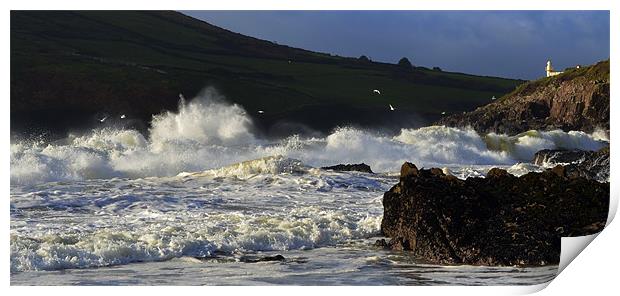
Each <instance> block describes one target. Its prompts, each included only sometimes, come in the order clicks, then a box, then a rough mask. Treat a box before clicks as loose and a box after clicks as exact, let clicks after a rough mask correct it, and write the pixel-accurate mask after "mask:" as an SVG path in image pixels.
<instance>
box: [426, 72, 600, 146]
mask: <svg viewBox="0 0 620 296" xmlns="http://www.w3.org/2000/svg"><path fill="white" fill-rule="evenodd" d="M437 124H440V125H447V126H457V127H464V126H471V127H473V128H474V129H475V130H477V131H478V132H482V133H488V132H495V133H506V134H517V133H520V132H524V131H527V130H532V129H545V130H547V129H563V130H582V131H588V132H589V131H592V130H594V129H595V128H596V127H601V128H605V129H609V60H607V61H602V62H599V63H597V64H596V65H592V66H588V67H581V68H574V69H569V70H567V71H565V72H564V73H563V74H560V75H557V76H553V77H546V78H542V79H539V80H536V81H531V82H528V83H525V84H523V85H521V86H519V87H517V89H515V90H514V91H513V92H511V93H509V94H507V95H505V96H503V97H501V98H500V99H498V100H496V101H494V102H492V103H490V104H488V105H485V106H482V107H479V108H478V109H476V110H474V111H472V112H468V113H463V114H454V115H451V116H448V117H445V118H442V119H440V120H439V121H438V122H437Z"/></svg>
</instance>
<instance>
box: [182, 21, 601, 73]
mask: <svg viewBox="0 0 620 296" xmlns="http://www.w3.org/2000/svg"><path fill="white" fill-rule="evenodd" d="M182 13H184V14H186V15H189V16H192V17H195V18H198V19H201V20H204V21H206V22H208V23H211V24H213V25H216V26H219V27H222V28H225V29H228V30H230V31H234V32H237V33H241V34H244V35H249V36H252V37H256V38H260V39H265V40H269V41H274V42H277V43H278V44H285V45H289V46H293V47H299V48H303V49H308V50H313V51H319V52H324V53H330V54H335V55H340V56H348V57H359V56H360V55H366V56H368V57H370V58H371V59H372V60H374V61H381V62H387V63H396V62H397V61H398V60H399V59H400V58H402V57H407V58H408V59H409V60H410V61H411V62H412V63H413V64H414V65H417V66H425V67H429V68H432V67H440V68H442V69H443V70H444V71H452V72H463V73H470V74H477V75H489V76H500V77H508V78H521V79H536V78H539V77H541V76H544V75H545V72H544V68H545V64H546V61H547V60H548V59H550V60H551V61H552V63H553V66H554V68H555V69H556V70H562V69H564V68H566V67H573V66H575V65H589V64H593V63H596V62H597V61H600V60H605V59H608V58H609V42H610V41H609V12H608V11H182Z"/></svg>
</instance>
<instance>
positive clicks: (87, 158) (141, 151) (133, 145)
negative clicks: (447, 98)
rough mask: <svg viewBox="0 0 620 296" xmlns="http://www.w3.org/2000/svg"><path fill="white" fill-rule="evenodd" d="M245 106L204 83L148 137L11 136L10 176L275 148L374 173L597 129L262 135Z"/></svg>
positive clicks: (205, 163) (151, 173) (109, 172)
mask: <svg viewBox="0 0 620 296" xmlns="http://www.w3.org/2000/svg"><path fill="white" fill-rule="evenodd" d="M252 131H253V126H252V121H251V119H250V117H249V116H248V114H247V112H245V110H244V109H243V108H242V107H241V106H239V105H236V104H229V103H227V102H225V101H224V100H223V98H222V97H221V96H220V95H218V94H217V93H216V92H215V91H213V90H212V89H208V90H206V91H203V92H202V93H201V94H200V95H199V96H198V97H196V98H194V99H193V100H192V101H191V102H189V103H184V102H180V104H179V110H178V112H165V113H162V114H159V115H156V116H154V117H153V121H152V128H151V129H150V131H149V133H150V134H149V136H148V138H145V137H144V136H143V135H141V134H140V133H139V132H137V131H135V130H126V129H113V128H105V129H98V130H93V131H92V132H90V133H87V134H84V135H79V136H77V135H69V136H68V138H67V139H66V141H61V142H66V144H61V143H57V144H42V143H40V142H36V143H35V142H28V141H21V142H16V143H12V145H11V183H12V184H37V183H43V182H49V181H72V180H73V181H76V180H85V179H99V178H113V177H120V178H142V177H161V176H174V175H177V174H179V173H181V172H196V171H205V170H209V169H216V168H220V167H224V166H229V165H232V164H235V163H239V162H242V161H246V160H252V159H259V158H263V157H269V156H277V155H281V156H283V157H285V158H291V159H297V160H300V161H301V162H302V163H304V164H305V165H308V166H312V167H319V166H328V165H334V164H338V163H360V162H364V163H367V164H369V165H370V166H371V167H372V169H373V170H374V171H376V172H393V171H397V170H398V168H399V166H400V165H401V164H402V163H403V162H405V161H411V162H414V163H416V164H418V165H420V166H425V167H429V166H439V167H444V166H455V165H456V166H458V165H512V164H514V163H515V162H528V161H531V159H532V157H533V155H534V153H535V152H536V151H539V150H541V149H560V148H563V149H583V150H597V149H600V148H602V147H604V146H606V145H608V143H609V142H608V141H606V138H605V136H606V133H605V132H604V131H595V133H593V134H587V133H584V132H580V131H570V132H564V131H560V130H555V131H528V132H525V133H522V134H519V135H515V136H507V135H501V134H494V133H490V134H487V135H483V136H481V135H479V134H478V133H476V132H475V131H474V130H472V129H467V128H466V129H459V128H451V127H445V126H429V127H423V128H418V129H402V130H401V131H400V133H399V134H398V135H396V136H391V135H386V134H380V133H377V132H373V131H369V130H362V129H355V128H351V127H341V128H338V129H336V130H334V131H333V132H332V133H331V134H329V135H328V136H326V137H324V138H323V137H314V138H302V137H300V136H298V135H291V136H289V137H287V138H284V139H281V140H276V141H273V140H271V141H268V140H266V139H261V138H259V137H257V136H256V135H255V134H254V133H253V132H252Z"/></svg>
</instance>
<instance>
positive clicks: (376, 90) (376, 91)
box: [372, 89, 381, 95]
mask: <svg viewBox="0 0 620 296" xmlns="http://www.w3.org/2000/svg"><path fill="white" fill-rule="evenodd" d="M372 92H374V93H376V94H379V95H380V94H381V92H380V91H379V90H378V89H373V90H372Z"/></svg>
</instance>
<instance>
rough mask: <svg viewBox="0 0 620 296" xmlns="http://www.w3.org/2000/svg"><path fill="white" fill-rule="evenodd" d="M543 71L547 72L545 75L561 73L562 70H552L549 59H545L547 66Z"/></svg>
mask: <svg viewBox="0 0 620 296" xmlns="http://www.w3.org/2000/svg"><path fill="white" fill-rule="evenodd" d="M545 71H546V72H547V77H551V76H555V75H558V74H562V72H560V71H553V66H551V60H547V67H545Z"/></svg>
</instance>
